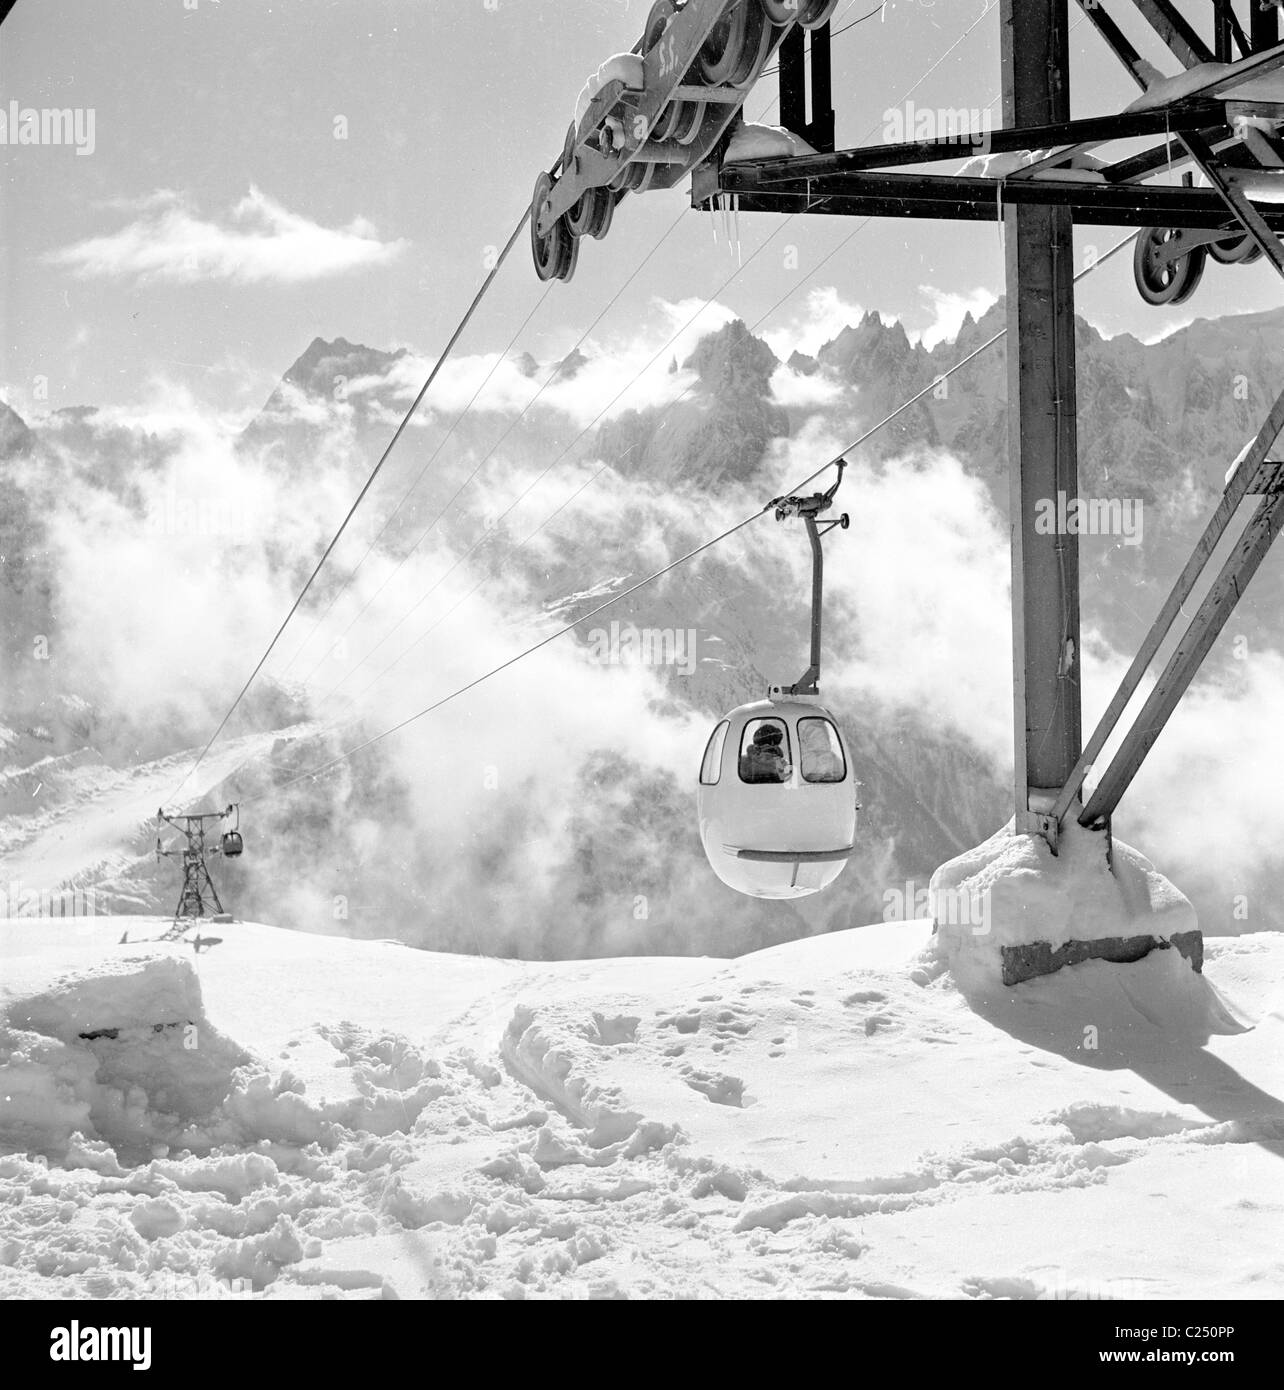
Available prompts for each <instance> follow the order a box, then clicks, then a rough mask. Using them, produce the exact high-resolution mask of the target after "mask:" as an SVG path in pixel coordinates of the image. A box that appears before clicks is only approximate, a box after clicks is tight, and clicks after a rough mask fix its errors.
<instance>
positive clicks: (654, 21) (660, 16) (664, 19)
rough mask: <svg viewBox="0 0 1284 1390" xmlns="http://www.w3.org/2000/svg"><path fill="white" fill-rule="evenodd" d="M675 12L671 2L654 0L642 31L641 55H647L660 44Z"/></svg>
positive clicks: (668, 0) (675, 8) (670, 0)
mask: <svg viewBox="0 0 1284 1390" xmlns="http://www.w3.org/2000/svg"><path fill="white" fill-rule="evenodd" d="M677 12H678V11H677V7H676V6H675V5H674V3H673V0H655V4H654V5H652V6H651V13H650V14H649V15H647V17H646V28H645V29H644V30H643V31H642V52H643V53H649V52H650V51H651V50H652V49H653V48H654V47H655V46H656V44H657V43H659V42H660V39H661V37H662V35H663V34H664V30H665V28H666V26H667V25H668V23H669V20H671V19H672V18H673V16H674V15H675V14H677Z"/></svg>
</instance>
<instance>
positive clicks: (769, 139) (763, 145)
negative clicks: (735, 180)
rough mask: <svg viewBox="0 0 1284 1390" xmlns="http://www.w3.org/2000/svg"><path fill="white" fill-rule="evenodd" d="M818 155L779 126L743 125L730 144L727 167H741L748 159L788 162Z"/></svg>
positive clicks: (748, 122) (745, 123) (799, 139)
mask: <svg viewBox="0 0 1284 1390" xmlns="http://www.w3.org/2000/svg"><path fill="white" fill-rule="evenodd" d="M815 153H816V151H815V150H814V149H813V148H812V147H811V146H810V145H809V144H808V143H807V141H806V140H804V139H803V138H802V136H801V135H795V134H794V132H793V131H792V130H786V129H785V128H784V127H783V126H778V125H758V124H756V123H755V122H753V121H743V122H742V123H741V124H740V125H738V126H737V127H736V129H735V133H734V134H733V135H732V137H731V139H730V141H729V142H728V143H727V152H726V154H725V155H724V156H723V160H722V162H723V163H724V164H739V163H741V162H742V161H743V160H747V159H784V158H789V157H792V156H797V155H801V154H815Z"/></svg>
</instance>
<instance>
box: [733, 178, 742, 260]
mask: <svg viewBox="0 0 1284 1390" xmlns="http://www.w3.org/2000/svg"><path fill="white" fill-rule="evenodd" d="M731 216H732V218H733V219H734V226H735V230H736V265H737V266H739V267H740V268H741V269H743V268H744V256H743V254H742V252H741V247H740V194H739V193H733V194H732V196H731Z"/></svg>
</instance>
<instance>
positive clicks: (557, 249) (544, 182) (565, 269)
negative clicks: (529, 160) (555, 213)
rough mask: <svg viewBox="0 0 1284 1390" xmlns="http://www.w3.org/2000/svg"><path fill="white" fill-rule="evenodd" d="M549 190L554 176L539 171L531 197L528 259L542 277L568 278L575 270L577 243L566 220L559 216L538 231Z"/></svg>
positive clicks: (542, 278) (543, 278)
mask: <svg viewBox="0 0 1284 1390" xmlns="http://www.w3.org/2000/svg"><path fill="white" fill-rule="evenodd" d="M552 191H553V176H552V175H551V174H547V173H541V174H540V176H539V178H537V179H536V180H535V192H534V193H533V194H532V196H531V259H532V260H533V261H534V262H535V274H536V275H538V276H539V278H540V279H541V280H569V279H570V278H571V276H572V275H573V274H574V273H575V261H576V256H577V251H578V246H579V243H578V242H577V241H576V239H575V237H573V236H572V235H571V231H570V228H569V227H568V226H567V225H566V219H565V218H564V217H559V218H558V219H557V221H556V222H554V223H553V225H552V227H551V228H550V229H549V230H548V232H547V233H546V234H545V235H543V236H541V235H540V232H539V217H540V214H541V213H542V212H543V211H544V207H545V204H546V203H547V202H548V195H549V194H550V193H551V192H552Z"/></svg>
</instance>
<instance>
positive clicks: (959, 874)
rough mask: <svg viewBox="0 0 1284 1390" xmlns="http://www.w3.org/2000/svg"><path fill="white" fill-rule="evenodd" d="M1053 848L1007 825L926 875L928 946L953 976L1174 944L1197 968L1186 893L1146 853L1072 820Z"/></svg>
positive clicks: (1045, 968) (1199, 955)
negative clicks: (931, 942)
mask: <svg viewBox="0 0 1284 1390" xmlns="http://www.w3.org/2000/svg"><path fill="white" fill-rule="evenodd" d="M1058 851H1059V852H1058V853H1057V854H1055V855H1054V854H1053V853H1052V851H1051V849H1049V847H1048V844H1047V842H1046V841H1045V840H1044V839H1043V838H1042V837H1041V836H1039V835H1018V834H1015V833H1014V831H1013V823H1012V822H1011V821H1009V822H1008V824H1007V825H1006V826H1004V828H1003V829H1002V830H1000V831H998V832H997V833H996V834H994V835H992V836H990V838H989V839H988V840H986V841H985V843H984V844H982V845H978V846H977V847H976V848H975V849H970V850H967V851H966V852H965V853H963V854H960V855H959V856H958V857H957V858H955V859H951V860H950V861H949V862H948V863H946V864H942V865H941V867H940V868H939V869H937V871H936V872H935V873H934V874H933V875H932V880H931V884H930V890H929V891H930V897H931V911H932V917H933V921H934V923H935V938H934V939H935V942H936V949H937V951H938V952H939V953H940V954H941V956H942V957H943V959H944V961H945V964H946V965H947V966H948V967H949V969H950V971H951V973H952V974H953V975H954V976H955V978H956V979H958V980H960V982H968V983H972V984H976V985H993V984H1004V985H1015V984H1020V983H1021V981H1023V980H1030V979H1034V978H1035V977H1036V976H1039V975H1050V974H1052V973H1053V972H1054V971H1057V970H1060V969H1062V968H1063V967H1064V966H1067V965H1077V964H1079V963H1081V962H1082V961H1087V960H1107V961H1116V962H1120V963H1124V962H1131V961H1138V960H1141V959H1142V958H1143V957H1145V956H1147V955H1149V954H1150V952H1151V951H1155V950H1170V949H1175V950H1176V951H1178V952H1179V953H1180V954H1181V955H1182V956H1183V957H1184V958H1185V959H1186V960H1188V961H1189V962H1190V964H1191V967H1192V969H1194V970H1196V971H1199V970H1201V969H1202V967H1203V956H1204V947H1203V937H1202V935H1201V933H1200V931H1199V925H1198V922H1197V920H1196V917H1195V909H1194V908H1193V907H1192V906H1191V903H1190V900H1189V899H1188V898H1187V897H1186V896H1185V894H1184V893H1182V892H1181V891H1180V890H1179V889H1178V888H1176V887H1175V886H1174V885H1173V884H1172V883H1171V882H1170V881H1169V880H1168V879H1167V878H1165V877H1164V875H1163V874H1161V873H1160V872H1159V871H1158V870H1157V869H1156V868H1155V866H1154V865H1153V864H1152V863H1151V862H1150V860H1148V859H1147V858H1146V857H1145V856H1144V855H1142V854H1139V853H1138V852H1137V851H1136V850H1135V849H1132V848H1131V847H1130V846H1128V845H1125V844H1123V843H1122V842H1121V841H1120V840H1118V839H1115V840H1114V841H1113V844H1112V843H1111V841H1110V837H1109V836H1108V835H1107V834H1106V833H1105V832H1102V831H1092V830H1085V829H1084V828H1083V827H1082V826H1080V825H1079V824H1078V823H1077V822H1075V821H1070V822H1068V823H1067V824H1066V825H1065V826H1063V827H1062V831H1061V835H1060V838H1059V844H1058Z"/></svg>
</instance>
